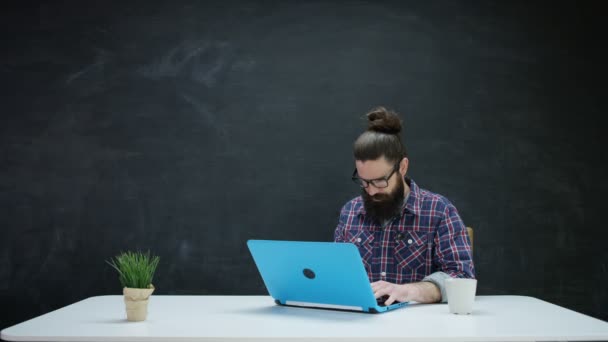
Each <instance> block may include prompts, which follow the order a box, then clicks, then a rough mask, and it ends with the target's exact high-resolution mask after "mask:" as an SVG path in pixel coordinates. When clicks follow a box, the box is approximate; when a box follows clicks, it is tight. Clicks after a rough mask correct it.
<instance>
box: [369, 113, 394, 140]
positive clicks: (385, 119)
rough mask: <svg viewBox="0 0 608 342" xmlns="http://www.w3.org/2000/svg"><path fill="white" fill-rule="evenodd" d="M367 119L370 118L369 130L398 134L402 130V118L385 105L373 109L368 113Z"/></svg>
mask: <svg viewBox="0 0 608 342" xmlns="http://www.w3.org/2000/svg"><path fill="white" fill-rule="evenodd" d="M367 120H369V126H368V128H367V130H368V131H373V132H380V133H385V134H397V135H398V134H399V133H400V132H401V119H399V116H397V113H395V112H393V111H389V110H386V108H384V107H376V108H374V109H372V110H371V111H370V112H369V113H367Z"/></svg>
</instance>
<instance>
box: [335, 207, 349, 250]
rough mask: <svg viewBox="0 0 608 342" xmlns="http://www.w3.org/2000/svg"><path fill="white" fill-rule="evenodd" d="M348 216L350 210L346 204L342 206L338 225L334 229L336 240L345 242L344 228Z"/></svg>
mask: <svg viewBox="0 0 608 342" xmlns="http://www.w3.org/2000/svg"><path fill="white" fill-rule="evenodd" d="M347 218H348V212H347V210H346V206H344V207H342V209H341V210H340V217H339V218H338V226H337V227H336V230H335V231H334V242H345V241H346V239H345V233H344V229H345V227H346V222H347Z"/></svg>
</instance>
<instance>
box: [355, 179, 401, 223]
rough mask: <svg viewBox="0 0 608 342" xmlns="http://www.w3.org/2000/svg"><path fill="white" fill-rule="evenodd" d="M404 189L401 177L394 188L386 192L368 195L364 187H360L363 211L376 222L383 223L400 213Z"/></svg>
mask: <svg viewBox="0 0 608 342" xmlns="http://www.w3.org/2000/svg"><path fill="white" fill-rule="evenodd" d="M370 186H371V185H370ZM404 191H405V187H404V186H403V180H402V178H401V177H399V178H398V182H397V186H396V187H395V189H394V190H393V191H391V192H389V193H386V194H380V193H378V194H375V195H373V196H370V195H369V194H368V193H367V191H365V189H362V192H361V197H363V206H364V207H365V211H366V212H367V214H368V215H369V216H370V217H371V218H372V219H373V220H374V221H376V223H379V224H383V223H384V222H385V221H387V220H390V219H392V218H393V217H395V216H397V215H399V214H401V207H402V206H403V199H404V198H405V193H404Z"/></svg>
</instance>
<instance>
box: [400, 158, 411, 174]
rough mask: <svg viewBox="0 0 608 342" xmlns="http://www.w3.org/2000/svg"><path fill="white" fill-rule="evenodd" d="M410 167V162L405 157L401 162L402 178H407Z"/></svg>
mask: <svg viewBox="0 0 608 342" xmlns="http://www.w3.org/2000/svg"><path fill="white" fill-rule="evenodd" d="M409 166H410V160H409V159H407V158H406V157H404V158H403V159H401V162H399V173H400V174H401V175H402V176H405V174H406V173H407V170H408V168H409Z"/></svg>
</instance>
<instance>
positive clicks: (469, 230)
mask: <svg viewBox="0 0 608 342" xmlns="http://www.w3.org/2000/svg"><path fill="white" fill-rule="evenodd" d="M467 233H468V234H469V240H471V250H473V228H471V227H467Z"/></svg>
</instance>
